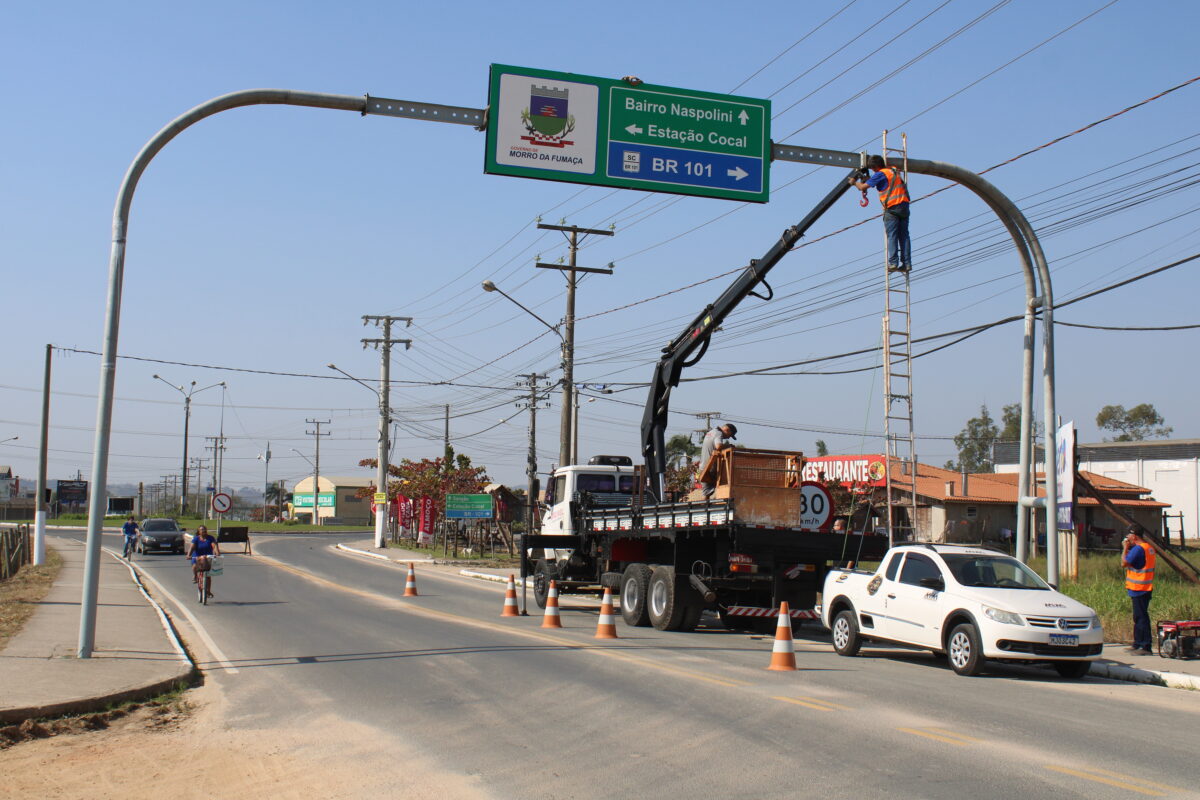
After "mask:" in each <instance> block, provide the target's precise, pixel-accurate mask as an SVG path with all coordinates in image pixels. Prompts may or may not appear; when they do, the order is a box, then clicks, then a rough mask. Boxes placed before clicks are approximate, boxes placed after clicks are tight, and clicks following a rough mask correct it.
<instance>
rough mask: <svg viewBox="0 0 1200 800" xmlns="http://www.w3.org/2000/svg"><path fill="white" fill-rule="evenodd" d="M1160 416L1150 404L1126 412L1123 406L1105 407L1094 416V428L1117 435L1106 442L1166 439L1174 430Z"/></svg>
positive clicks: (1142, 404) (1143, 404) (1137, 406)
mask: <svg viewBox="0 0 1200 800" xmlns="http://www.w3.org/2000/svg"><path fill="white" fill-rule="evenodd" d="M1164 422H1166V420H1164V419H1163V418H1162V415H1161V414H1159V413H1158V411H1156V410H1155V408H1154V406H1152V405H1151V404H1150V403H1141V404H1140V405H1136V406H1134V407H1133V408H1131V409H1129V410H1128V411H1126V410H1125V406H1105V407H1104V408H1102V409H1100V413H1099V414H1097V415H1096V427H1098V428H1100V429H1101V430H1106V431H1114V432H1116V433H1118V435H1117V436H1114V437H1113V438H1112V439H1105V440H1104V441H1106V442H1109V441H1111V442H1140V441H1142V440H1143V439H1145V438H1146V437H1148V436H1159V437H1167V436H1170V435H1171V431H1173V430H1174V428H1170V427H1168V426H1166V425H1164V424H1163V423H1164Z"/></svg>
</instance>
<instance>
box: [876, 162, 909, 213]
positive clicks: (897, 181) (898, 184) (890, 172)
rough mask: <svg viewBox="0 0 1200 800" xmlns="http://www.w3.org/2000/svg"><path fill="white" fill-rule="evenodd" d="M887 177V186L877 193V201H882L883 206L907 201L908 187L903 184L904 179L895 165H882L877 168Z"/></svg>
mask: <svg viewBox="0 0 1200 800" xmlns="http://www.w3.org/2000/svg"><path fill="white" fill-rule="evenodd" d="M879 171H880V172H882V173H883V175H884V177H885V178H887V182H888V184H887V188H886V189H884V190H883V191H882V192H880V193H879V202H881V203H883V207H884V208H891V207H892V206H896V205H899V204H901V203H907V202H908V187H907V186H905V185H904V179H903V178H901V177H900V170H898V169H896V168H895V167H884V168H883V169H881V170H879Z"/></svg>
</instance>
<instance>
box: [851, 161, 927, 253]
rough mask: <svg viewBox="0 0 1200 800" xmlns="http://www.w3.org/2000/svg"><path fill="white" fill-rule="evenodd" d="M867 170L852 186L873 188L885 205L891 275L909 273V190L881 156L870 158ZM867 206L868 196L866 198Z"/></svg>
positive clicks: (884, 220) (864, 190) (898, 173)
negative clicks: (867, 173)
mask: <svg viewBox="0 0 1200 800" xmlns="http://www.w3.org/2000/svg"><path fill="white" fill-rule="evenodd" d="M867 167H869V168H870V170H871V172H872V174H871V175H870V177H868V176H867V175H866V174H865V170H864V171H862V172H860V173H859V174H858V176H856V177H854V178H851V179H850V183H851V185H853V186H855V187H857V188H858V189H860V190H862V191H863V192H864V193H865V192H866V191H867V189H868V188H874V189H875V190H876V191H878V192H879V202H880V203H882V204H883V229H884V230H885V231H886V232H887V250H888V252H887V268H888V272H908V271H909V270H911V269H912V245H911V243H910V242H909V239H908V186H906V185H905V183H904V178H903V177H901V175H900V170H898V169H896V168H895V167H889V166H885V165H884V163H883V157H882V156H871V157H870V159H868V160H867ZM863 202H864V203H865V202H866V195H865V194H864V195H863Z"/></svg>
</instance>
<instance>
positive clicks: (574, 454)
mask: <svg viewBox="0 0 1200 800" xmlns="http://www.w3.org/2000/svg"><path fill="white" fill-rule="evenodd" d="M585 389H591V390H592V391H594V392H599V393H600V394H612V393H613V390H612V389H609V388H608V384H604V383H577V384H575V406H574V409H575V410H574V413H573V414H572V415H571V463H572V464H578V463H579V395H580V393H581V392H583V390H585ZM587 401H588V402H589V403H594V402H596V398H594V397H589V398H588V400H587Z"/></svg>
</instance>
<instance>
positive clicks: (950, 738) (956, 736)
mask: <svg viewBox="0 0 1200 800" xmlns="http://www.w3.org/2000/svg"><path fill="white" fill-rule="evenodd" d="M896 730H898V731H903V732H904V733H911V734H912V735H914V736H924V737H925V738H926V739H933V740H935V741H939V742H946V743H947V744H956V745H959V746H960V747H966V746H967V745H969V744H974V743H976V742H978V741H979V740H978V739H972V738H971V737H970V736H963V735H962V734H961V733H953V732H952V731H946V730H941V729H939V728H925V729H922V728H897V729H896Z"/></svg>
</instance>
